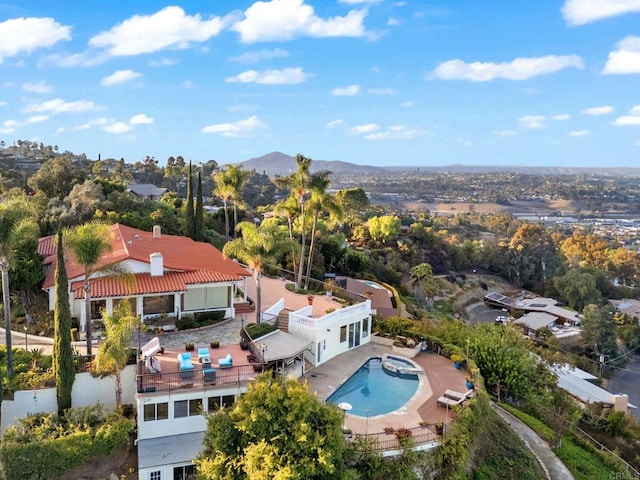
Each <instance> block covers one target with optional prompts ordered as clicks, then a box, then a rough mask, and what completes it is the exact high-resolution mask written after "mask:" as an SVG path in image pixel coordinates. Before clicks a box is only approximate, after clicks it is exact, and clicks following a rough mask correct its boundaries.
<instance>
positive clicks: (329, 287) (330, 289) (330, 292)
mask: <svg viewBox="0 0 640 480" xmlns="http://www.w3.org/2000/svg"><path fill="white" fill-rule="evenodd" d="M335 287H336V281H335V280H333V279H329V280H327V281H326V282H324V289H325V291H326V292H327V295H328V296H329V297H330V296H332V295H333V289H334V288H335Z"/></svg>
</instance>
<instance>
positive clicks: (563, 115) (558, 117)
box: [551, 113, 571, 121]
mask: <svg viewBox="0 0 640 480" xmlns="http://www.w3.org/2000/svg"><path fill="white" fill-rule="evenodd" d="M551 118H553V119H554V120H558V121H565V120H569V119H570V118H571V116H570V115H569V114H567V113H561V114H560V115H554V116H553V117H551Z"/></svg>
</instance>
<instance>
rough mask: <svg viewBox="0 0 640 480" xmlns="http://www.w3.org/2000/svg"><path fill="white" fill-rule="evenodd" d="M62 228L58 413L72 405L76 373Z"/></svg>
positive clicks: (55, 317)
mask: <svg viewBox="0 0 640 480" xmlns="http://www.w3.org/2000/svg"><path fill="white" fill-rule="evenodd" d="M62 236H63V235H62V230H60V231H58V235H57V240H58V251H57V257H58V261H57V264H56V272H55V282H56V301H55V309H54V315H53V328H54V334H53V359H52V367H53V374H54V377H55V379H56V398H57V400H58V415H60V416H62V415H63V414H64V411H65V410H66V409H68V408H71V392H72V390H73V382H74V380H75V376H76V369H75V365H74V364H73V350H72V349H71V305H70V303H69V279H68V277H67V269H66V266H65V263H64V249H63V245H62Z"/></svg>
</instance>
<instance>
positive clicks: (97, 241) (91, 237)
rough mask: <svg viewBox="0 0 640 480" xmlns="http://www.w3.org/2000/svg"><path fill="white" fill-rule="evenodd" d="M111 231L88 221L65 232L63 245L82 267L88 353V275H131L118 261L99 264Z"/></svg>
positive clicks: (125, 277)
mask: <svg viewBox="0 0 640 480" xmlns="http://www.w3.org/2000/svg"><path fill="white" fill-rule="evenodd" d="M112 240H113V231H112V230H111V229H110V228H109V226H108V225H106V224H104V223H99V222H90V223H86V224H84V225H79V226H77V227H75V228H73V229H71V230H69V231H68V232H67V235H66V246H67V248H68V249H69V250H70V251H71V253H72V254H73V256H74V257H75V260H76V261H77V262H78V263H79V264H80V265H82V267H83V270H84V272H83V273H84V280H83V290H84V308H85V320H86V325H85V332H86V336H87V355H89V356H91V354H92V349H91V327H92V325H91V282H90V279H91V276H92V275H94V274H95V273H98V272H99V273H101V274H104V275H109V276H116V277H120V278H121V279H122V280H123V281H129V280H130V279H131V277H130V273H129V272H127V271H126V270H124V268H123V267H122V266H121V264H118V263H113V264H103V265H100V260H101V258H102V257H103V255H105V254H106V253H109V252H111V250H112V249H113V244H112Z"/></svg>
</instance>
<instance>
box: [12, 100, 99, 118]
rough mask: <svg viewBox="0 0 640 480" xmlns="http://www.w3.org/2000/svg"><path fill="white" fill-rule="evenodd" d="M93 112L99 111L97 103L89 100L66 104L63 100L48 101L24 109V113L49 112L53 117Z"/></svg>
mask: <svg viewBox="0 0 640 480" xmlns="http://www.w3.org/2000/svg"><path fill="white" fill-rule="evenodd" d="M92 110H98V107H97V106H96V104H95V103H93V102H91V101H89V100H77V101H75V102H65V101H64V100H62V99H61V98H54V99H53V100H47V101H46V102H41V103H32V104H30V105H27V106H26V107H25V108H24V111H25V112H27V113H29V112H49V113H51V114H52V115H56V114H58V113H79V112H88V111H92Z"/></svg>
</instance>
